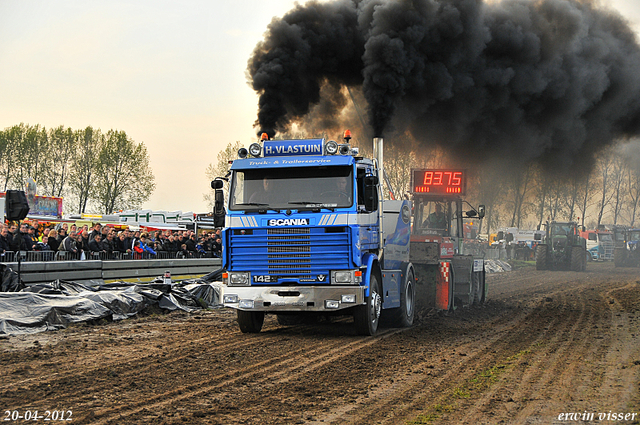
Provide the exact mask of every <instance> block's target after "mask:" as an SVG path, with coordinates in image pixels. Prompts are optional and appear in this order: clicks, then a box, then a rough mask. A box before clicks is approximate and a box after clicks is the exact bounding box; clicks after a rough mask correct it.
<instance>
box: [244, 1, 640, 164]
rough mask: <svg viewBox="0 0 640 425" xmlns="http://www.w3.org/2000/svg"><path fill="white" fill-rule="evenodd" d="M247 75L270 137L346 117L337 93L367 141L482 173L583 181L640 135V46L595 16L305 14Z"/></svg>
mask: <svg viewBox="0 0 640 425" xmlns="http://www.w3.org/2000/svg"><path fill="white" fill-rule="evenodd" d="M248 70H249V74H250V76H251V79H252V84H253V88H254V89H255V90H256V91H257V92H258V94H259V95H260V100H259V112H258V120H257V122H256V127H257V128H258V130H260V131H266V132H267V133H269V134H270V135H271V136H273V135H274V134H275V133H276V132H285V131H287V130H288V128H289V126H290V124H291V123H292V122H301V121H303V120H304V118H305V116H306V115H307V114H308V113H309V112H310V110H311V109H312V108H313V107H314V106H315V105H318V104H319V103H321V100H322V101H323V102H322V103H324V104H325V105H336V109H329V108H325V109H326V115H325V119H328V120H331V119H333V118H336V117H338V116H339V115H340V113H341V112H342V111H341V110H339V108H341V107H342V108H346V107H348V105H350V101H349V95H348V94H347V92H346V90H336V89H335V88H336V87H338V88H340V87H342V88H347V87H348V88H350V89H352V90H354V91H358V92H361V93H362V94H363V95H364V98H365V99H366V102H367V111H368V115H369V116H368V124H369V126H370V127H371V132H372V135H374V136H384V135H385V133H391V132H392V130H394V131H400V132H408V133H410V134H411V135H412V136H413V137H414V138H415V139H416V140H417V141H419V142H420V143H423V144H437V145H440V146H442V147H445V148H446V149H448V150H450V151H453V152H455V153H457V154H462V155H465V156H466V157H467V158H474V159H479V160H482V159H488V158H495V157H496V156H501V157H503V158H506V159H518V160H521V161H522V162H526V161H531V160H535V161H538V162H541V163H543V164H545V165H547V166H549V167H550V168H552V167H557V168H558V167H561V168H563V169H570V168H579V167H580V166H584V165H587V166H588V165H590V163H591V162H592V159H593V156H594V154H595V153H596V152H598V150H599V149H600V148H602V147H603V146H606V145H607V144H609V143H611V142H613V141H614V140H617V139H619V138H621V137H632V136H634V135H638V133H639V132H640V48H639V46H638V44H637V41H636V37H635V35H634V33H633V31H632V30H631V29H630V28H629V25H628V23H627V22H626V21H625V19H624V18H622V17H621V16H619V15H618V14H617V13H615V12H613V11H611V10H606V9H602V8H599V7H597V6H596V5H595V4H593V3H591V2H578V1H573V0H538V1H528V0H505V1H502V2H498V3H484V2H482V1H480V0H413V1H410V0H362V1H346V0H343V1H333V2H317V1H311V2H309V3H306V4H304V5H297V6H296V7H295V8H294V9H292V10H291V11H290V12H288V13H287V14H286V15H284V16H283V17H282V18H281V19H275V18H274V20H273V21H272V22H271V24H270V25H269V28H268V31H267V33H266V35H265V39H264V40H263V41H262V42H260V43H259V44H258V45H257V46H256V48H255V51H254V54H253V56H252V57H251V59H250V61H249V68H248ZM327 85H328V86H329V87H333V88H334V89H332V90H322V89H323V87H326V86H327ZM321 93H323V94H324V93H328V94H330V96H333V97H334V98H335V99H329V100H328V101H327V99H321ZM391 142H392V141H391Z"/></svg>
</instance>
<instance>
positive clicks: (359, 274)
mask: <svg viewBox="0 0 640 425" xmlns="http://www.w3.org/2000/svg"><path fill="white" fill-rule="evenodd" d="M347 131H349V130H347ZM354 275H356V276H362V272H361V271H360V270H356V271H355V273H354Z"/></svg>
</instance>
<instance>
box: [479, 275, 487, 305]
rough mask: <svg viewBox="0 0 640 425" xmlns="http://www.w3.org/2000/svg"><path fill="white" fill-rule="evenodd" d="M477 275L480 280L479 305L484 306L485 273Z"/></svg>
mask: <svg viewBox="0 0 640 425" xmlns="http://www.w3.org/2000/svg"><path fill="white" fill-rule="evenodd" d="M478 275H479V278H480V304H484V302H485V301H486V300H487V286H486V285H487V281H486V277H487V275H486V272H485V271H482V272H480V273H479V274H478Z"/></svg>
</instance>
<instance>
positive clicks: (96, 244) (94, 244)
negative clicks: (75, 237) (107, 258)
mask: <svg viewBox="0 0 640 425" xmlns="http://www.w3.org/2000/svg"><path fill="white" fill-rule="evenodd" d="M100 242H102V234H101V233H98V234H95V235H94V236H93V239H91V240H90V241H89V251H91V252H92V253H94V254H95V253H99V252H102V251H104V249H103V247H102V244H101V243H100Z"/></svg>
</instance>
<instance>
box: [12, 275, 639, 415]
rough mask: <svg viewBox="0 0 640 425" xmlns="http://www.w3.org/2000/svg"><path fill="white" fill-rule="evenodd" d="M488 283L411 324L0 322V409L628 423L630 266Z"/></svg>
mask: <svg viewBox="0 0 640 425" xmlns="http://www.w3.org/2000/svg"><path fill="white" fill-rule="evenodd" d="M488 283H489V285H490V293H489V300H488V301H487V303H486V305H484V306H482V307H476V308H471V309H467V310H465V311H457V312H456V313H455V314H453V315H447V316H445V315H438V314H433V313H432V312H428V311H427V312H422V314H421V315H420V317H419V318H418V321H417V322H418V323H417V325H415V326H414V327H412V328H410V329H382V330H381V331H380V332H379V334H378V335H377V336H375V337H367V338H364V337H358V336H356V335H355V334H354V331H353V328H352V324H351V323H349V321H348V320H342V321H338V322H334V323H322V324H317V325H305V326H296V327H284V326H280V325H278V323H277V321H276V320H275V318H273V317H270V316H268V317H267V319H266V321H265V327H264V328H263V332H262V333H260V334H254V335H245V334H242V333H240V331H239V330H238V327H237V324H236V323H235V314H234V313H233V312H232V311H225V310H210V311H204V312H199V313H195V314H186V313H180V312H174V313H170V314H155V315H151V316H147V317H141V318H136V319H130V320H126V321H121V322H117V323H106V324H93V325H83V326H74V327H72V328H70V329H66V330H63V331H58V332H47V333H41V334H36V335H30V336H12V337H9V338H3V339H0V414H1V415H2V416H1V417H0V420H2V421H3V423H26V422H25V421H24V420H18V421H13V420H11V416H10V415H11V414H13V413H12V412H13V411H19V412H20V413H21V414H22V415H24V413H25V412H26V411H27V410H29V411H35V410H38V411H39V414H40V415H42V414H43V413H44V412H45V411H49V412H52V411H54V410H57V411H64V412H66V413H65V414H66V415H67V417H68V416H69V412H71V418H72V422H74V423H92V424H129V423H149V424H174V423H175V424H177V423H187V424H200V423H209V424H346V423H353V424H405V423H410V424H415V423H434V424H458V423H468V424H498V423H509V424H510V423H513V424H549V423H640V422H639V421H638V415H637V414H638V413H640V396H639V393H638V391H639V383H640V271H639V270H638V269H631V268H624V269H616V268H614V267H613V265H612V264H610V263H605V264H602V263H598V264H596V263H589V265H588V266H587V272H586V273H575V272H550V271H544V272H541V271H536V270H535V269H534V268H531V267H528V268H523V269H520V270H517V271H513V272H507V273H500V274H494V275H491V276H489V277H488ZM602 413H604V414H605V416H599V414H602ZM613 413H615V414H616V418H617V415H618V414H623V419H625V417H624V415H627V417H626V418H627V419H629V420H626V421H625V420H623V421H622V422H620V421H612V420H611V418H612V417H613V416H611V415H612V414H613ZM633 413H636V415H635V420H632V419H631V418H632V416H631V414H633ZM50 414H51V413H50ZM561 414H567V415H568V414H572V416H571V417H569V416H562V417H561V416H560V415H561ZM578 414H579V415H580V416H579V417H578V416H577V415H578ZM591 414H593V415H594V416H593V420H591V421H585V420H583V419H586V418H589V417H590V416H585V415H591ZM607 414H609V416H608V418H609V420H607V416H606V415H607ZM67 417H66V418H67ZM66 418H65V419H66ZM567 418H569V419H570V420H568V421H566V420H564V419H567ZM575 419H579V420H575ZM599 419H602V420H599ZM39 421H42V422H44V419H40V420H39ZM32 422H33V421H29V423H32Z"/></svg>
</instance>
